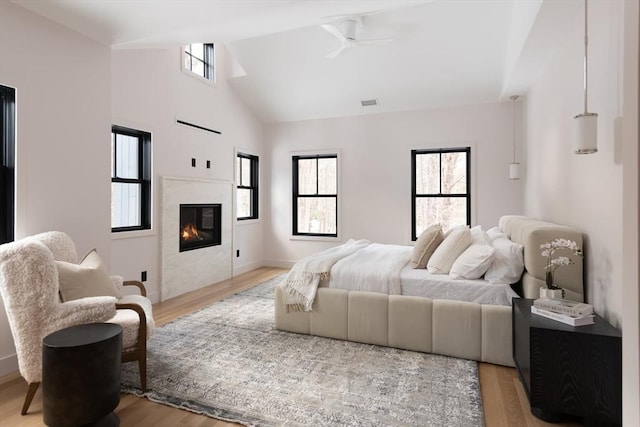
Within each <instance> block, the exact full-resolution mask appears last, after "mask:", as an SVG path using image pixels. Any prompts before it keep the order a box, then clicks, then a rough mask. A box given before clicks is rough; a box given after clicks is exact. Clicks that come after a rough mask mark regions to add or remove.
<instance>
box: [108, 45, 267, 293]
mask: <svg viewBox="0 0 640 427" xmlns="http://www.w3.org/2000/svg"><path fill="white" fill-rule="evenodd" d="M216 57H217V58H216V61H217V62H216V66H217V83H216V84H215V85H211V84H209V83H207V82H205V81H202V80H201V79H198V78H197V77H194V76H192V75H190V74H188V73H185V72H183V71H182V70H181V66H180V64H181V56H180V49H179V48H177V47H176V48H173V49H168V50H126V51H125V50H116V51H113V53H112V67H111V74H112V76H111V90H112V110H111V112H112V118H113V124H118V125H123V126H127V127H133V128H136V129H141V130H145V131H148V132H151V133H152V144H151V148H152V152H153V182H152V186H153V219H152V222H153V225H152V227H153V230H152V231H151V232H137V233H128V234H126V235H124V237H126V238H122V237H123V235H118V234H114V237H113V242H112V247H111V250H112V272H113V273H114V274H119V275H122V276H124V277H129V278H133V279H139V278H140V272H141V271H147V273H148V275H147V278H148V281H147V283H146V285H147V288H148V290H149V296H150V297H151V299H152V300H153V301H157V300H158V299H159V295H160V292H159V289H160V288H159V286H160V272H161V268H160V256H161V254H160V247H161V241H160V238H161V236H160V225H161V224H160V221H161V218H160V212H161V208H160V202H161V194H162V193H161V188H160V185H161V180H160V179H159V178H160V177H162V176H175V177H194V178H206V179H215V180H221V181H233V180H234V179H235V176H234V174H235V169H234V168H235V151H234V149H235V148H236V147H241V148H243V149H245V150H249V151H250V152H252V153H253V154H256V155H258V156H260V160H261V162H262V159H263V157H264V150H263V141H262V138H263V136H262V125H261V123H260V122H259V121H258V120H257V119H256V118H255V117H254V115H253V114H252V113H251V111H249V110H248V109H247V108H246V107H245V106H244V105H243V104H242V102H241V101H240V100H239V98H237V96H236V95H235V94H234V93H233V91H232V90H231V88H230V86H229V85H228V84H227V82H226V76H227V67H226V64H227V52H226V51H225V49H224V48H217V49H216ZM176 119H180V120H184V121H187V122H190V123H194V124H197V125H200V126H204V127H207V128H210V129H215V130H218V131H220V132H222V134H221V135H217V134H214V133H209V132H205V131H202V130H198V129H194V128H190V127H186V126H183V125H179V124H176V123H175V121H176ZM192 158H195V159H196V162H197V163H196V167H195V168H192V167H191V159H192ZM207 160H210V161H211V169H206V168H205V164H206V161H207ZM263 224H264V222H263V221H258V222H252V223H251V224H242V225H237V226H235V230H234V248H233V249H234V254H233V256H234V258H233V260H234V272H235V273H236V274H237V273H239V272H243V271H248V270H250V269H251V268H255V267H258V266H260V265H262V261H263V253H262V239H263V231H262V229H263ZM236 249H239V250H240V255H241V256H240V257H239V258H236V257H235V251H236Z"/></svg>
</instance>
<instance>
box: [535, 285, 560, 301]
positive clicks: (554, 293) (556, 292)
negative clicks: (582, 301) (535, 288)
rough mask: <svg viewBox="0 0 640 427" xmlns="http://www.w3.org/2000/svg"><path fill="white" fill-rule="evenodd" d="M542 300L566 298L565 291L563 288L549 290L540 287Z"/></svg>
mask: <svg viewBox="0 0 640 427" xmlns="http://www.w3.org/2000/svg"><path fill="white" fill-rule="evenodd" d="M540 298H553V299H562V298H564V289H562V288H555V289H549V288H545V287H540Z"/></svg>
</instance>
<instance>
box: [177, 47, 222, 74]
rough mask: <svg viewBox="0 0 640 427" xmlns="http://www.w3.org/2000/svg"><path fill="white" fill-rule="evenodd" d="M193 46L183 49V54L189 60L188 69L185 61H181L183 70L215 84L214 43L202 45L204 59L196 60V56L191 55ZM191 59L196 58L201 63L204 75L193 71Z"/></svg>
mask: <svg viewBox="0 0 640 427" xmlns="http://www.w3.org/2000/svg"><path fill="white" fill-rule="evenodd" d="M193 44H194V43H191V44H188V45H186V46H184V47H183V54H184V55H185V56H187V57H188V58H189V67H186V64H185V61H183V66H184V67H185V70H187V71H189V72H191V73H193V74H195V75H196V76H198V77H201V78H203V79H206V80H209V81H212V82H215V81H216V72H215V70H216V68H215V57H216V56H215V46H214V43H202V50H203V53H204V58H198V57H197V56H195V55H193V54H192V53H191V46H192V45H193ZM193 58H196V59H197V60H198V61H202V63H203V68H204V75H202V74H200V73H196V72H195V71H193Z"/></svg>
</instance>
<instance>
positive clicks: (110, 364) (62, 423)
mask: <svg viewBox="0 0 640 427" xmlns="http://www.w3.org/2000/svg"><path fill="white" fill-rule="evenodd" d="M121 353H122V327H121V326H120V325H115V324H112V323H90V324H86V325H78V326H71V327H69V328H65V329H62V330H59V331H57V332H54V333H52V334H50V335H47V336H46V337H45V338H44V339H43V340H42V399H43V412H44V423H45V424H46V425H47V426H50V427H77V426H100V427H102V426H118V425H120V419H119V418H118V416H117V415H116V414H114V413H113V410H114V409H116V407H117V406H118V403H120V358H121Z"/></svg>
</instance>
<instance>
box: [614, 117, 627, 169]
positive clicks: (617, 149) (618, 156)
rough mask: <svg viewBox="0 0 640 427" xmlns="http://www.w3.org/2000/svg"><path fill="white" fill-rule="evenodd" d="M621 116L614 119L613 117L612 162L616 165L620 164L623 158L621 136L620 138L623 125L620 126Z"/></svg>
mask: <svg viewBox="0 0 640 427" xmlns="http://www.w3.org/2000/svg"><path fill="white" fill-rule="evenodd" d="M622 123H623V120H622V117H619V116H618V117H616V118H615V119H613V162H614V163H615V164H616V165H622V160H623V158H624V157H623V156H624V154H623V151H624V146H623V138H622V132H623V127H622Z"/></svg>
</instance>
